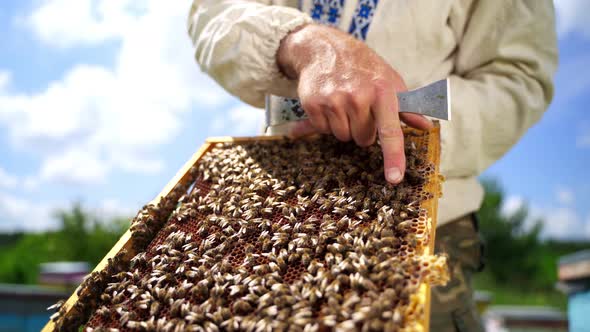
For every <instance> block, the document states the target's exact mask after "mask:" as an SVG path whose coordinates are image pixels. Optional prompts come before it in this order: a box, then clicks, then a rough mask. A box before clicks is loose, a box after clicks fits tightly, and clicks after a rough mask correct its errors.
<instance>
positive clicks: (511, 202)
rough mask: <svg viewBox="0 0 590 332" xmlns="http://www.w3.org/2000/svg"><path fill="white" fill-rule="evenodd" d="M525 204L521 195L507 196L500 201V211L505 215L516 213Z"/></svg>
mask: <svg viewBox="0 0 590 332" xmlns="http://www.w3.org/2000/svg"><path fill="white" fill-rule="evenodd" d="M524 205H525V201H524V198H522V197H521V196H508V197H507V198H506V199H505V200H504V202H503V203H502V207H501V212H502V214H503V215H505V216H510V215H512V214H514V213H516V212H517V211H518V210H519V209H520V208H522V207H523V206H524Z"/></svg>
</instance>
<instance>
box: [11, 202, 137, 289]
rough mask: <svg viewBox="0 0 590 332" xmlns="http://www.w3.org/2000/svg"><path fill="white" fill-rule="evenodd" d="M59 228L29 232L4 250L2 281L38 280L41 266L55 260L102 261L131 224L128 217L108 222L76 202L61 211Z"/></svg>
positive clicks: (26, 281)
mask: <svg viewBox="0 0 590 332" xmlns="http://www.w3.org/2000/svg"><path fill="white" fill-rule="evenodd" d="M56 217H57V218H59V220H60V221H61V228H60V229H59V230H57V231H50V232H43V233H28V234H24V235H22V236H21V237H19V238H18V240H17V241H16V242H14V243H12V244H10V245H5V246H4V247H3V250H1V251H0V282H2V283H28V284H32V283H36V282H37V280H38V275H39V265H40V264H41V263H45V262H55V261H84V262H88V263H90V265H91V266H94V265H96V264H98V262H99V261H100V260H101V259H102V258H103V257H104V256H105V255H106V253H107V252H108V251H109V250H110V249H111V248H112V246H113V245H114V244H115V243H116V242H117V240H118V239H119V237H120V236H121V234H122V233H123V232H124V231H125V229H126V228H127V227H128V226H129V222H128V221H127V220H126V219H123V218H120V219H114V220H108V221H104V220H101V219H99V218H97V217H96V216H94V215H93V214H92V213H89V212H87V211H85V210H84V208H83V207H82V206H81V205H80V204H78V203H76V204H74V205H73V206H72V208H71V209H70V210H67V211H65V210H64V211H59V212H58V213H56Z"/></svg>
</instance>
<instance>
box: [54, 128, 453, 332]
mask: <svg viewBox="0 0 590 332" xmlns="http://www.w3.org/2000/svg"><path fill="white" fill-rule="evenodd" d="M429 139H430V136H429V134H428V133H427V132H420V131H414V130H406V137H405V141H406V143H405V152H406V156H407V171H406V175H405V178H404V181H403V182H402V183H401V184H399V185H397V186H393V185H390V184H387V182H386V181H385V179H384V177H383V160H382V155H381V149H380V147H379V145H378V144H375V145H373V146H371V147H369V148H359V147H357V146H355V145H354V144H353V143H342V142H339V141H337V140H335V139H333V138H331V137H320V138H317V139H314V140H298V141H288V140H280V141H255V142H245V143H242V144H234V143H219V144H216V145H215V146H214V147H213V148H212V149H211V150H210V151H209V152H208V153H206V154H205V155H204V156H203V157H202V158H201V159H200V160H199V162H198V163H197V164H196V165H195V166H194V167H193V169H191V174H193V176H194V178H195V180H194V181H191V182H190V183H188V184H187V185H185V186H184V187H178V188H176V189H177V190H176V193H177V194H178V193H180V194H182V196H181V197H179V198H178V199H176V200H173V202H176V203H175V204H172V203H171V201H166V202H161V203H160V204H159V205H158V206H146V207H144V209H142V211H140V213H139V214H138V217H136V219H135V222H134V225H133V227H132V230H133V231H134V240H135V241H134V250H133V251H134V253H135V252H137V254H136V255H135V256H133V257H132V258H131V260H130V261H129V263H128V264H124V263H121V264H118V265H117V264H111V265H113V266H115V267H111V269H110V270H109V273H103V274H102V275H95V276H94V277H91V278H89V280H90V281H88V285H86V287H85V288H87V289H88V288H90V289H93V292H92V293H93V294H94V298H93V299H94V300H92V301H90V302H91V304H90V305H86V306H85V307H84V310H79V312H82V313H85V314H86V316H87V317H85V318H86V319H88V321H87V323H86V325H85V330H86V331H107V330H110V331H132V330H143V331H152V330H153V331H271V330H272V331H275V330H276V331H286V330H289V331H329V330H361V331H383V330H386V331H420V330H423V329H424V326H423V325H422V323H423V321H424V319H425V317H424V315H425V314H426V311H425V308H424V304H425V303H424V301H423V300H421V295H420V294H419V290H420V287H421V285H423V284H424V283H427V284H431V285H437V284H444V283H446V281H447V280H448V273H447V270H446V260H445V257H444V256H435V255H431V254H430V252H429V243H430V241H431V236H432V231H433V229H432V227H433V225H432V220H431V216H429V215H428V211H427V210H426V209H425V208H424V207H423V204H424V202H426V201H427V200H430V199H432V198H433V194H432V193H430V192H428V191H427V190H425V188H426V187H427V185H428V184H429V183H430V182H432V181H436V177H437V174H436V165H433V164H431V163H430V162H429V161H428V160H427V153H428V151H427V147H428V140H429ZM178 195H179V194H178ZM172 209H173V211H172V212H171V213H169V210H172ZM168 215H169V217H167V216H168ZM123 256H125V254H122V255H120V257H119V258H121V257H123ZM121 260H123V258H121ZM99 280H100V282H99ZM83 288H84V287H83ZM78 316H84V315H82V314H79V313H78ZM84 321H85V319H84V318H80V319H79V320H78V321H77V322H78V323H80V322H82V323H83V322H84ZM58 326H59V327H61V328H62V329H66V330H67V329H68V327H69V326H74V325H72V324H61V325H58ZM58 329H59V328H58Z"/></svg>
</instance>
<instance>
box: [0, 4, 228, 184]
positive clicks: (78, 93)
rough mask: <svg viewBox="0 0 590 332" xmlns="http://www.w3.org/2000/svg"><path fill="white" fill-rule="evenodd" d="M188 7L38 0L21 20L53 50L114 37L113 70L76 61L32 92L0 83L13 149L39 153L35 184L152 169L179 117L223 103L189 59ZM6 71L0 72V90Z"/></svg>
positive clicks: (0, 112) (1, 114)
mask: <svg viewBox="0 0 590 332" xmlns="http://www.w3.org/2000/svg"><path fill="white" fill-rule="evenodd" d="M189 5H190V4H189V3H187V2H181V1H174V2H163V1H156V0H152V1H141V2H140V1H138V0H124V1H112V0H83V1H81V0H44V1H43V2H42V3H41V4H40V6H39V7H38V8H36V9H35V10H34V11H33V13H32V14H31V15H30V16H29V17H28V19H26V21H27V22H28V23H29V25H30V27H31V28H32V29H33V32H34V33H35V34H36V35H37V36H38V37H39V38H40V39H41V40H43V41H44V42H46V43H47V44H48V45H52V46H56V47H78V46H84V45H89V44H94V45H98V43H101V42H103V41H105V40H108V39H111V40H116V41H119V42H120V43H119V45H120V48H119V49H118V51H117V53H116V55H115V65H114V67H113V68H109V67H104V66H96V65H85V64H76V65H73V66H72V67H71V68H70V69H69V70H67V72H66V73H65V74H64V75H63V77H61V78H59V79H56V80H54V81H52V82H50V83H49V84H48V85H47V87H46V88H45V89H44V90H42V91H40V92H38V93H33V94H24V93H13V94H8V93H6V92H3V91H2V89H0V125H2V124H4V125H5V127H6V128H7V130H8V133H9V135H10V137H11V142H12V144H13V145H14V146H15V147H18V148H20V149H24V150H27V151H29V152H31V151H32V152H33V153H35V154H38V155H40V156H41V157H42V162H41V166H40V170H39V175H38V176H37V178H38V179H39V180H41V181H60V182H67V183H97V182H101V181H103V180H104V179H105V178H106V177H107V176H108V175H109V174H110V173H111V172H113V171H116V170H123V171H130V172H142V173H148V174H150V173H155V172H158V171H160V170H161V169H162V167H163V165H164V162H163V161H162V160H161V159H160V158H159V156H158V149H161V148H162V146H163V145H165V144H169V143H171V142H172V141H173V139H174V138H175V136H176V135H178V134H179V132H180V131H181V130H182V129H183V119H184V118H185V117H186V116H187V113H188V112H191V111H194V112H200V111H201V112H204V111H207V110H208V109H211V108H212V107H218V106H219V105H221V104H223V103H227V102H228V101H229V100H230V98H231V97H230V96H229V95H228V94H227V93H226V92H225V91H223V89H222V88H220V87H219V86H218V85H217V84H216V83H214V82H213V81H212V80H211V79H210V78H208V77H207V76H206V75H205V74H203V73H201V72H200V71H199V69H198V66H197V64H196V63H195V62H194V60H193V50H192V47H191V45H190V40H189V38H188V36H187V33H186V26H185V23H186V17H187V13H188V7H189ZM3 77H4V78H3ZM9 77H10V76H9V75H7V74H4V75H0V87H2V86H3V85H6V84H8V82H9ZM2 82H6V83H2Z"/></svg>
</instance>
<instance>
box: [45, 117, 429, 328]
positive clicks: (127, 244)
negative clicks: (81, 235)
mask: <svg viewBox="0 0 590 332" xmlns="http://www.w3.org/2000/svg"><path fill="white" fill-rule="evenodd" d="M411 131H414V129H411V128H405V129H404V132H405V133H408V132H411ZM428 135H429V138H430V139H429V140H428V147H427V149H428V151H427V160H428V162H429V163H431V164H432V165H433V167H434V171H433V172H432V174H431V175H430V177H431V178H430V179H429V181H427V183H426V184H425V186H424V187H425V188H424V190H425V191H426V192H429V193H431V194H432V197H431V198H429V199H427V200H425V201H423V202H422V204H421V207H422V208H424V209H426V210H427V215H428V217H429V219H430V224H431V227H430V238H429V243H428V246H427V247H426V252H425V253H424V254H433V252H434V239H435V231H436V220H437V207H438V198H439V197H440V195H441V187H440V185H441V177H440V175H439V163H440V162H439V161H440V128H439V126H438V125H437V126H435V128H433V129H431V130H430V131H429V133H428ZM284 139H286V138H285V137H283V136H256V137H216V138H208V139H207V140H206V142H205V144H203V145H202V146H201V147H200V148H199V149H198V150H197V152H196V153H195V154H194V155H193V156H192V157H191V158H190V159H189V160H188V161H187V162H186V163H185V164H184V166H183V167H182V168H181V169H180V170H179V171H178V172H177V174H176V175H175V176H174V177H173V178H172V180H170V182H169V183H168V184H167V185H166V186H165V187H164V189H163V190H162V191H161V192H160V194H158V195H157V196H156V198H154V199H153V200H152V201H151V202H150V203H151V204H157V203H158V202H160V201H161V200H163V199H165V198H166V197H168V196H169V195H170V194H171V192H172V190H173V188H175V187H176V186H177V185H178V184H186V183H187V182H188V181H191V176H190V170H191V168H192V167H193V166H194V165H196V164H198V162H199V161H200V159H201V157H202V156H204V155H205V154H206V153H207V152H209V151H210V150H211V149H212V148H213V147H214V146H215V145H217V144H218V143H231V144H243V143H251V142H257V141H274V140H284ZM308 139H313V137H310V138H308ZM123 251H125V252H126V255H125V258H127V259H130V258H131V257H133V256H134V255H135V254H136V252H133V240H132V236H131V230H127V231H126V232H125V233H124V234H123V235H122V236H121V238H120V239H119V240H118V242H117V243H116V244H115V245H114V246H113V248H112V249H111V250H110V251H109V252H108V253H107V255H106V256H105V257H104V258H103V259H102V260H101V262H100V263H99V264H98V265H97V266H96V267H95V269H94V270H93V271H102V270H104V269H105V268H106V266H107V264H108V262H109V259H112V258H114V257H115V255H117V254H118V253H120V252H123ZM418 296H419V298H420V302H421V303H422V304H423V305H424V312H425V314H424V320H423V322H422V323H421V325H422V327H423V328H424V330H428V326H429V316H430V285H429V284H427V283H422V284H421V285H420V288H419V292H418ZM77 301H78V289H77V290H76V291H75V292H74V293H73V294H72V295H71V296H70V298H69V299H68V300H67V301H66V302H65V303H64V304H63V309H62V314H63V315H64V316H68V315H71V314H72V311H73V310H72V309H73V307H74V305H75V304H76V302H77ZM54 329H55V323H54V322H53V321H49V322H48V323H47V324H46V325H45V327H44V328H43V330H42V331H53V330H54Z"/></svg>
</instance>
